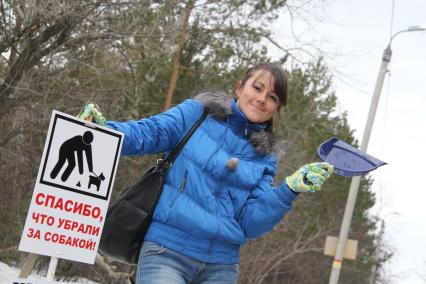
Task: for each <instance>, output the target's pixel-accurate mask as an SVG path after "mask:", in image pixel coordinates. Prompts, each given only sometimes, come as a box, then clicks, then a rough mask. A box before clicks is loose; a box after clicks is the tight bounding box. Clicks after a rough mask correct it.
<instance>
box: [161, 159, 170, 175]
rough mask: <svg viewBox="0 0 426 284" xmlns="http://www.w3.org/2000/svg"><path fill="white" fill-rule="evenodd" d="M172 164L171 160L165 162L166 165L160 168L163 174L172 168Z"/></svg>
mask: <svg viewBox="0 0 426 284" xmlns="http://www.w3.org/2000/svg"><path fill="white" fill-rule="evenodd" d="M171 166H172V163H171V162H166V163H164V165H163V166H162V167H161V168H160V173H161V175H163V176H164V175H165V174H166V173H167V171H168V170H169V169H170V167H171Z"/></svg>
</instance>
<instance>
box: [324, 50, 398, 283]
mask: <svg viewBox="0 0 426 284" xmlns="http://www.w3.org/2000/svg"><path fill="white" fill-rule="evenodd" d="M391 56H392V50H391V48H390V43H389V45H388V46H387V48H386V49H385V50H384V52H383V57H382V64H381V66H380V70H379V75H378V76H377V81H376V87H375V88H374V93H373V97H372V98H371V104H370V111H369V113H368V118H367V122H366V124H365V129H364V135H363V137H362V142H361V151H364V152H365V151H366V150H367V146H368V142H369V140H370V134H371V130H372V128H373V123H374V117H375V115H376V110H377V106H378V104H379V99H380V93H381V91H382V87H383V81H384V79H385V75H386V73H387V70H388V69H387V67H388V64H389V62H390V60H391ZM360 182H361V177H360V176H356V177H353V178H352V181H351V186H350V188H349V195H348V199H347V201H346V207H345V213H344V215H343V221H342V226H341V228H340V234H339V241H338V243H337V249H336V255H335V256H334V260H333V267H332V270H331V275H330V282H329V284H337V283H338V282H339V276H340V270H341V267H342V261H343V253H344V251H345V245H346V240H347V239H348V233H349V227H350V224H351V220H352V214H353V211H354V207H355V201H356V197H357V195H358V189H359V184H360Z"/></svg>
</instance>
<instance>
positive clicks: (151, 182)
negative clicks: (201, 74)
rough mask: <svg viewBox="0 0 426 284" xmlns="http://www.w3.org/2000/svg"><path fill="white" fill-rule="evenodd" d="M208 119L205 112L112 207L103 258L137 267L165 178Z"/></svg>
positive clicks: (103, 237) (102, 243)
mask: <svg viewBox="0 0 426 284" xmlns="http://www.w3.org/2000/svg"><path fill="white" fill-rule="evenodd" d="M206 115H207V114H206V112H204V113H203V115H202V116H201V118H200V119H199V120H198V121H197V122H196V123H195V124H194V125H193V126H192V128H191V129H190V130H189V132H188V133H187V134H186V135H185V137H184V138H183V139H182V140H181V141H180V142H179V144H178V145H177V146H176V148H175V149H174V150H173V151H172V152H171V153H170V155H168V156H167V157H166V159H164V160H161V161H160V162H158V163H157V165H156V166H154V167H152V168H151V169H149V170H148V172H146V173H145V175H144V176H143V177H142V178H141V179H139V180H138V181H137V182H136V183H135V184H134V185H132V186H130V187H129V188H127V189H126V190H124V191H123V193H121V195H120V197H119V198H118V199H117V200H116V201H115V202H114V203H113V204H112V205H111V206H110V208H109V209H108V211H107V215H106V219H105V223H104V228H103V231H102V235H101V240H100V242H99V248H98V250H99V251H100V252H101V253H102V254H104V255H107V256H109V257H111V258H113V259H115V260H118V261H121V262H125V263H128V264H137V262H138V258H139V252H140V248H141V245H142V242H143V239H144V236H145V234H146V232H147V230H148V227H149V224H150V223H151V220H152V215H153V214H154V209H155V206H156V205H157V202H158V199H159V198H160V195H161V192H162V190H163V184H164V181H165V177H166V174H167V172H168V170H169V168H170V167H171V166H172V164H173V162H174V160H175V159H176V157H177V156H178V155H179V153H180V151H181V150H182V149H183V147H184V146H185V144H186V142H187V141H188V140H189V138H191V136H192V134H193V133H194V132H195V130H196V129H197V127H198V126H199V125H200V124H201V122H202V121H203V120H204V118H205V117H206Z"/></svg>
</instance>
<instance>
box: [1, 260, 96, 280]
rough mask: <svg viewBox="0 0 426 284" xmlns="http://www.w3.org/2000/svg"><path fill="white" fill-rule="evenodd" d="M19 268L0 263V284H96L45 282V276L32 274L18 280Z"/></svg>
mask: <svg viewBox="0 0 426 284" xmlns="http://www.w3.org/2000/svg"><path fill="white" fill-rule="evenodd" d="M19 272H20V269H19V268H16V267H10V266H9V265H7V264H5V263H3V262H0V284H53V283H67V284H69V283H78V284H98V283H97V282H93V281H90V280H87V279H79V280H76V281H73V282H57V281H47V280H46V276H45V275H37V274H34V273H32V274H31V275H30V276H29V277H28V278H27V279H22V278H18V274H19Z"/></svg>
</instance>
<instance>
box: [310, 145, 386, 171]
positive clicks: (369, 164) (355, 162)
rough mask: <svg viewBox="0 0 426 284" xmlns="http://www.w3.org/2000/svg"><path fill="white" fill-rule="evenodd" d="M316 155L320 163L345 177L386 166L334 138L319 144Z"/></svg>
mask: <svg viewBox="0 0 426 284" xmlns="http://www.w3.org/2000/svg"><path fill="white" fill-rule="evenodd" d="M317 154H318V156H319V158H320V159H321V160H322V161H324V162H327V163H330V164H332V165H333V167H334V172H335V173H336V174H338V175H341V176H345V177H352V176H360V175H363V174H366V173H368V172H370V171H372V170H375V169H377V168H378V167H380V166H383V165H386V163H385V162H383V161H380V160H379V159H376V158H374V157H373V156H370V155H368V154H367V153H364V152H362V151H361V150H358V149H357V148H355V147H353V146H351V145H349V144H347V143H345V142H343V141H340V140H339V139H337V138H335V137H333V138H330V139H328V140H326V141H324V142H323V143H321V145H319V146H318V149H317Z"/></svg>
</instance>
